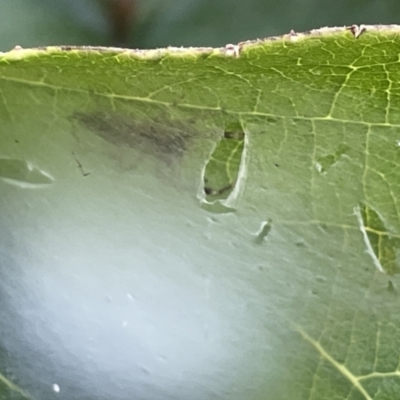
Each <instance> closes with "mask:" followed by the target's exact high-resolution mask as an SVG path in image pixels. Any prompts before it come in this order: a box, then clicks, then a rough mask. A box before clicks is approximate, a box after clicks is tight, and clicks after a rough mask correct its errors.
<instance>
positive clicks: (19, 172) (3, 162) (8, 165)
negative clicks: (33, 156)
mask: <svg viewBox="0 0 400 400" xmlns="http://www.w3.org/2000/svg"><path fill="white" fill-rule="evenodd" d="M0 179H3V180H4V181H6V182H8V183H11V184H13V185H16V186H19V187H22V188H34V187H38V186H39V187H40V186H42V185H48V184H50V183H53V178H52V177H51V176H50V175H49V174H47V173H46V172H44V171H42V170H40V169H39V168H36V167H34V166H32V165H31V164H30V163H29V162H27V161H25V160H18V159H9V158H2V159H0Z"/></svg>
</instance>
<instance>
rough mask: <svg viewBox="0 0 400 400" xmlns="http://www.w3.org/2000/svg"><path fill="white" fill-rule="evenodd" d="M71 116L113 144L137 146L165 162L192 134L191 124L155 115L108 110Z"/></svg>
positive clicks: (178, 152)
mask: <svg viewBox="0 0 400 400" xmlns="http://www.w3.org/2000/svg"><path fill="white" fill-rule="evenodd" d="M73 118H74V119H76V120H78V121H79V122H80V123H82V124H83V125H85V126H86V128H87V129H89V130H91V131H92V132H94V133H95V134H96V135H98V136H100V137H101V138H102V139H104V140H106V141H107V142H108V143H111V144H113V145H115V146H125V147H131V148H136V149H140V150H141V151H146V152H147V153H150V154H153V155H155V156H157V157H160V158H161V159H162V160H164V161H165V162H167V163H169V162H172V161H173V160H175V159H179V158H180V157H181V156H182V155H183V153H184V151H185V150H186V149H187V147H188V145H189V142H190V140H191V139H192V138H193V137H194V136H195V133H196V132H195V128H194V126H193V124H191V123H189V122H185V121H171V120H169V119H168V118H161V117H159V118H157V119H152V120H151V119H148V120H147V121H146V120H141V121H136V120H135V119H133V118H130V117H128V116H125V115H121V114H118V113H111V112H91V113H82V112H76V113H74V114H73Z"/></svg>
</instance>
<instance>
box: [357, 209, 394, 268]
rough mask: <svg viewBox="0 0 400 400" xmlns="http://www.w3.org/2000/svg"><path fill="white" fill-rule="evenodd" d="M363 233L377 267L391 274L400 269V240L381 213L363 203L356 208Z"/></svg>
mask: <svg viewBox="0 0 400 400" xmlns="http://www.w3.org/2000/svg"><path fill="white" fill-rule="evenodd" d="M354 212H355V215H356V217H357V221H358V225H359V228H360V231H361V233H362V234H363V238H364V243H365V246H366V247H367V253H368V254H369V255H370V256H371V258H372V260H373V262H374V265H375V267H376V268H377V269H378V270H379V271H381V272H386V273H387V274H389V275H392V274H395V273H398V272H399V270H400V266H399V257H400V240H399V239H397V238H394V237H392V236H391V235H390V233H389V231H388V229H386V226H385V224H384V222H383V220H382V218H381V217H380V215H379V214H378V213H377V212H376V211H375V210H374V209H373V208H371V207H369V206H367V205H365V204H361V205H359V206H357V207H356V208H355V209H354Z"/></svg>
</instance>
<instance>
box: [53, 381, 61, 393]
mask: <svg viewBox="0 0 400 400" xmlns="http://www.w3.org/2000/svg"><path fill="white" fill-rule="evenodd" d="M52 389H53V392H55V393H60V390H61V389H60V386H58V385H57V383H53V385H52Z"/></svg>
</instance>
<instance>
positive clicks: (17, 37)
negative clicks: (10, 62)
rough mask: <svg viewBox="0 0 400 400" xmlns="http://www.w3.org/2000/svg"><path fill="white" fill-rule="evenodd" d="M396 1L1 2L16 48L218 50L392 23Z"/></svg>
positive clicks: (5, 43) (398, 8)
mask: <svg viewBox="0 0 400 400" xmlns="http://www.w3.org/2000/svg"><path fill="white" fill-rule="evenodd" d="M399 17H400V1H398V0H351V1H349V0H280V1H276V0H246V1H243V0H1V1H0V51H6V50H9V49H10V48H12V47H14V46H15V45H21V46H23V47H32V46H46V45H60V44H66V45H103V46H110V45H120V46H127V47H133V48H153V47H165V46H168V45H172V46H221V45H224V44H226V43H236V42H239V41H242V40H247V39H255V38H263V37H266V36H271V35H280V34H283V33H286V32H289V31H290V30H291V29H294V30H295V31H305V30H309V29H313V28H319V27H322V26H335V25H336V26H343V25H351V24H361V23H364V24H393V23H396V21H397V20H398V18H399Z"/></svg>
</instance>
